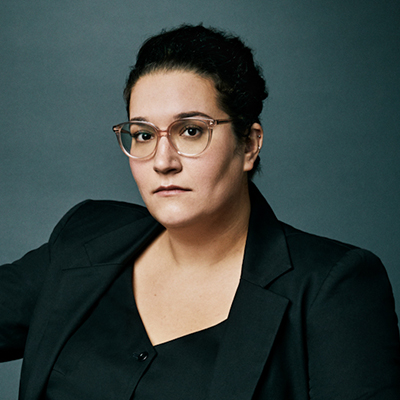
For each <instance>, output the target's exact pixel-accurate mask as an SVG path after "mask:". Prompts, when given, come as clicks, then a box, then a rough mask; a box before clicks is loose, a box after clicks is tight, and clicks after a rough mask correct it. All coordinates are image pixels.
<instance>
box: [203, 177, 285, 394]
mask: <svg viewBox="0 0 400 400" xmlns="http://www.w3.org/2000/svg"><path fill="white" fill-rule="evenodd" d="M250 198H251V207H252V208H251V216H250V224H249V234H248V238H247V243H246V249H245V256H244V260H243V270H242V277H241V280H240V283H239V287H238V289H237V292H236V295H235V299H234V301H233V304H232V307H231V310H230V313H229V318H228V324H227V326H226V331H225V334H224V337H223V340H222V341H221V345H220V349H219V352H218V355H217V359H216V364H215V369H214V377H213V380H212V382H211V385H210V391H209V396H208V399H209V400H220V399H240V400H246V399H248V400H250V399H251V398H252V397H253V394H254V391H255V388H256V386H257V383H258V381H259V379H260V377H261V374H262V372H263V370H264V368H265V365H266V363H267V359H268V357H269V355H270V352H271V349H272V347H273V344H274V341H275V338H276V336H277V333H278V330H279V327H280V325H281V322H282V319H283V317H284V315H285V312H286V309H287V307H288V304H289V300H288V299H286V298H284V297H282V296H280V295H277V294H275V293H273V292H270V291H269V290H267V288H266V287H267V286H268V285H269V284H270V283H271V282H272V281H274V280H275V279H277V278H278V277H279V276H281V275H282V274H284V273H286V272H288V271H289V270H290V269H291V268H292V266H291V263H290V259H289V253H288V249H287V245H286V239H285V235H284V232H283V230H282V227H281V224H280V222H279V221H278V220H277V219H276V217H275V215H274V213H273V212H272V210H271V208H270V207H269V205H268V203H267V202H266V200H265V199H264V197H263V196H262V195H261V193H260V192H259V191H258V190H257V188H256V187H255V186H254V185H253V184H250Z"/></svg>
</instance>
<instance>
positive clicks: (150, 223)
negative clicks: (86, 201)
mask: <svg viewBox="0 0 400 400" xmlns="http://www.w3.org/2000/svg"><path fill="white" fill-rule="evenodd" d="M161 230H162V227H161V225H159V224H158V223H157V222H155V221H154V219H153V218H151V217H146V218H143V219H141V220H139V221H136V222H134V223H130V224H127V225H125V226H123V227H122V228H120V229H117V230H115V231H112V232H108V233H106V234H104V235H101V236H99V237H97V238H96V239H94V240H92V241H90V242H88V243H86V244H85V245H84V246H82V247H81V248H80V249H79V250H77V253H75V254H74V255H73V258H72V257H71V256H70V259H68V261H69V262H68V263H66V262H65V260H64V261H63V260H59V264H60V265H64V267H63V268H62V271H61V278H60V283H59V285H57V287H56V288H55V290H54V291H51V288H50V290H49V291H48V292H47V296H45V297H44V298H42V299H41V307H46V309H47V310H48V312H46V315H50V317H49V318H47V319H45V320H42V321H40V323H39V324H36V326H34V327H32V332H31V333H30V338H32V339H31V341H30V343H29V346H28V345H27V349H30V351H29V353H28V354H26V360H27V362H26V365H24V366H23V370H22V373H24V369H26V370H29V373H27V375H28V376H29V381H28V382H27V385H26V387H21V398H23V399H29V400H30V399H37V398H39V397H40V393H41V391H42V390H43V388H44V385H45V382H46V379H47V377H48V376H49V374H50V371H51V368H52V366H53V364H54V361H55V360H56V357H57V355H58V353H59V351H60V349H61V348H62V346H63V345H64V343H65V342H66V340H67V339H68V338H69V337H70V335H71V334H72V333H73V332H74V331H75V330H76V329H77V327H78V326H79V325H80V324H81V323H82V322H83V320H84V319H85V317H86V316H87V314H88V313H89V312H90V310H91V309H92V308H93V307H94V306H95V304H96V301H97V300H98V299H99V298H100V297H101V295H102V294H103V293H104V292H105V291H106V290H107V289H108V287H109V286H110V285H111V283H112V282H113V280H114V279H115V277H116V276H117V275H118V273H119V272H120V271H121V269H122V268H123V267H124V266H125V265H126V263H127V262H130V260H132V262H133V258H134V257H135V256H136V255H137V254H138V252H140V251H141V249H142V248H143V246H145V245H146V243H147V242H148V241H149V240H150V239H151V238H152V237H154V236H155V235H156V234H157V233H158V232H160V231H161ZM78 253H79V254H78ZM83 260H85V261H83ZM56 262H57V261H56ZM58 273H60V271H58ZM38 319H39V318H38Z"/></svg>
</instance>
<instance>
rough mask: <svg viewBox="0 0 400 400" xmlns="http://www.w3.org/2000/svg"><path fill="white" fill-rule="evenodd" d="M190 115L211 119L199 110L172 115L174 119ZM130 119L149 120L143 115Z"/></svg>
mask: <svg viewBox="0 0 400 400" xmlns="http://www.w3.org/2000/svg"><path fill="white" fill-rule="evenodd" d="M191 117H203V118H209V119H213V118H212V117H210V116H209V115H207V114H205V113H202V112H200V111H189V112H183V113H179V114H177V115H174V117H173V118H174V120H177V119H181V118H191ZM130 121H143V122H150V121H149V120H148V119H147V118H145V117H134V118H131V119H130Z"/></svg>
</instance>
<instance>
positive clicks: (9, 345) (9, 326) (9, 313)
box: [0, 203, 83, 362]
mask: <svg viewBox="0 0 400 400" xmlns="http://www.w3.org/2000/svg"><path fill="white" fill-rule="evenodd" d="M82 204H83V203H80V204H78V205H77V206H75V207H74V208H72V209H71V210H70V211H69V212H68V213H67V214H66V215H65V216H64V217H63V218H62V219H61V221H60V222H59V223H58V224H57V226H56V227H55V229H54V231H53V233H52V235H51V237H50V240H49V242H48V243H46V244H44V245H42V246H41V247H39V248H38V249H36V250H33V251H31V252H29V253H27V254H26V255H25V256H24V257H22V258H21V259H19V260H18V261H15V262H13V263H11V264H5V265H2V266H0V362H4V361H11V360H16V359H18V358H22V357H23V354H24V347H25V342H26V338H27V335H28V330H29V325H30V321H31V317H32V315H33V312H34V309H35V305H36V301H37V299H38V296H39V294H40V290H41V287H42V285H43V283H44V281H45V279H46V274H47V270H48V268H49V265H50V263H51V257H50V253H51V252H50V249H51V245H52V243H54V242H55V241H56V240H57V238H58V235H59V233H60V232H61V231H62V229H63V228H64V226H65V225H66V223H67V222H68V220H69V218H70V217H71V215H72V214H73V213H74V212H75V211H76V209H77V208H79V207H80V206H81V205H82Z"/></svg>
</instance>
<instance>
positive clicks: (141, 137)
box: [131, 131, 155, 143]
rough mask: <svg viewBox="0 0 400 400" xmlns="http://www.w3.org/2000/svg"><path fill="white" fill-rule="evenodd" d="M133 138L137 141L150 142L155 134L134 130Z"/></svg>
mask: <svg viewBox="0 0 400 400" xmlns="http://www.w3.org/2000/svg"><path fill="white" fill-rule="evenodd" d="M131 136H132V139H134V140H135V141H136V142H141V143H143V142H148V141H150V140H152V139H154V137H155V135H154V133H153V132H147V131H137V132H132V133H131Z"/></svg>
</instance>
